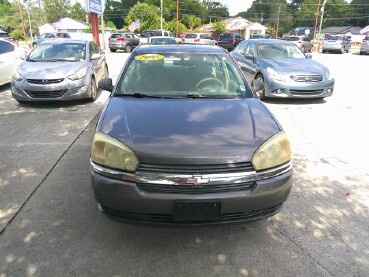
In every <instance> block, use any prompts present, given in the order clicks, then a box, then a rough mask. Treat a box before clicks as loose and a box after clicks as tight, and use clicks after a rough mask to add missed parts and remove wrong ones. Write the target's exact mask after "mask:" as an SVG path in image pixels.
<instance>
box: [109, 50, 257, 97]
mask: <svg viewBox="0 0 369 277" xmlns="http://www.w3.org/2000/svg"><path fill="white" fill-rule="evenodd" d="M116 94H118V95H124V96H135V95H136V96H144V97H145V96H150V97H170V98H182V97H189V98H203V97H212V98H239V97H252V94H251V92H250V90H249V88H248V86H247V84H246V83H245V81H244V79H243V78H242V77H241V75H240V73H239V71H238V70H237V66H236V64H235V63H234V62H233V60H232V58H231V57H230V56H229V55H226V54H209V53H204V54H201V53H192V52H186V53H183V52H182V53H178V52H177V53H157V54H136V55H134V56H132V57H131V59H130V61H129V63H128V65H127V68H126V70H125V72H124V74H123V75H122V79H121V80H120V81H119V82H118V85H117V90H116Z"/></svg>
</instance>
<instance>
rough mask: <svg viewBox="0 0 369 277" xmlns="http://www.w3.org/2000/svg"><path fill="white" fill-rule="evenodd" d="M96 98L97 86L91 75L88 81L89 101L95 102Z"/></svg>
mask: <svg viewBox="0 0 369 277" xmlns="http://www.w3.org/2000/svg"><path fill="white" fill-rule="evenodd" d="M96 99H97V87H96V81H95V78H94V77H91V82H90V98H89V99H88V100H89V101H90V102H95V101H96Z"/></svg>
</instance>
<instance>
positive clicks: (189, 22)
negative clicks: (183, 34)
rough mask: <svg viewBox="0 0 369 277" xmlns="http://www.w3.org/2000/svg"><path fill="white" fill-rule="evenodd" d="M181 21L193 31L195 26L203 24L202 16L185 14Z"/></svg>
mask: <svg viewBox="0 0 369 277" xmlns="http://www.w3.org/2000/svg"><path fill="white" fill-rule="evenodd" d="M181 22H182V23H183V24H185V25H186V26H187V27H188V29H190V30H191V31H192V30H193V28H195V27H198V26H200V25H201V18H199V17H196V16H193V15H185V16H184V17H182V19H181Z"/></svg>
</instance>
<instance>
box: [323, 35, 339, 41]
mask: <svg viewBox="0 0 369 277" xmlns="http://www.w3.org/2000/svg"><path fill="white" fill-rule="evenodd" d="M326 39H327V40H341V39H340V36H327V37H326Z"/></svg>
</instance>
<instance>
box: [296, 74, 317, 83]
mask: <svg viewBox="0 0 369 277" xmlns="http://www.w3.org/2000/svg"><path fill="white" fill-rule="evenodd" d="M290 78H291V79H292V80H294V81H295V82H321V81H323V76H322V75H291V76H290Z"/></svg>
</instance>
